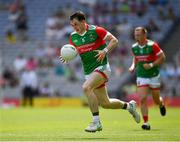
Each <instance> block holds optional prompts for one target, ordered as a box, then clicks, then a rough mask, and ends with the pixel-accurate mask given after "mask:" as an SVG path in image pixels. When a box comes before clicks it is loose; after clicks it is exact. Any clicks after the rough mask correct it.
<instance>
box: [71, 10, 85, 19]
mask: <svg viewBox="0 0 180 142" xmlns="http://www.w3.org/2000/svg"><path fill="white" fill-rule="evenodd" d="M73 19H77V20H78V21H82V20H86V16H85V14H84V13H83V12H82V11H76V12H75V13H73V14H72V15H71V16H70V20H73Z"/></svg>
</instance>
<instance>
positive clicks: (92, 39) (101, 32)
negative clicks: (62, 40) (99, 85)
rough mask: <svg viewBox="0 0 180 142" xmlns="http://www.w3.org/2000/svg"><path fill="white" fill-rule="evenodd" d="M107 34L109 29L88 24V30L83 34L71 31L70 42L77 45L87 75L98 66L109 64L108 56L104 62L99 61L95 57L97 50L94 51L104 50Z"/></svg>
mask: <svg viewBox="0 0 180 142" xmlns="http://www.w3.org/2000/svg"><path fill="white" fill-rule="evenodd" d="M106 35H107V31H106V30H105V29H104V28H102V27H97V26H94V25H86V32H85V33H84V34H83V35H79V34H78V33H76V32H73V33H71V36H70V44H72V45H74V46H75V47H76V49H77V51H78V53H79V55H80V57H81V60H82V64H83V69H84V73H85V75H88V74H90V73H91V72H92V71H94V69H96V68H97V67H98V66H101V65H105V64H107V62H108V60H107V57H105V59H104V60H103V62H102V63H101V62H98V61H97V58H96V57H95V56H96V55H97V52H94V50H102V49H104V48H105V47H106V42H105V40H104V38H105V37H106Z"/></svg>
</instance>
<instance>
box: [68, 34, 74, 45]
mask: <svg viewBox="0 0 180 142" xmlns="http://www.w3.org/2000/svg"><path fill="white" fill-rule="evenodd" d="M69 44H71V45H73V46H75V45H74V43H73V42H72V38H71V36H70V37H69Z"/></svg>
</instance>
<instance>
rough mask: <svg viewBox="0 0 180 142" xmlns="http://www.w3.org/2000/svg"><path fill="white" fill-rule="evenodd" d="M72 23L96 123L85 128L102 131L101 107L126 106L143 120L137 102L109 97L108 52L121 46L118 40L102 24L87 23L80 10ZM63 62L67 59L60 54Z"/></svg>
mask: <svg viewBox="0 0 180 142" xmlns="http://www.w3.org/2000/svg"><path fill="white" fill-rule="evenodd" d="M70 24H71V26H72V27H73V29H74V32H73V33H71V36H70V44H72V45H74V46H75V47H76V49H77V51H78V53H79V55H80V57H81V61H82V64H83V69H84V74H85V82H84V84H83V86H82V89H83V92H84V94H85V95H86V97H87V99H88V103H89V107H90V110H91V113H92V116H93V122H92V123H90V124H89V126H88V127H87V128H86V129H85V131H86V132H96V131H101V130H102V124H101V122H100V117H99V107H98V105H101V106H102V107H103V108H106V109H126V110H128V111H129V112H130V114H131V115H132V116H133V117H134V119H135V121H136V122H137V123H139V122H140V115H139V114H138V113H137V111H136V102H135V101H133V100H132V101H130V102H123V101H121V100H118V99H110V98H109V97H108V93H107V88H106V85H105V83H106V82H107V81H108V79H109V76H110V72H111V70H110V65H109V62H108V58H107V55H108V54H109V53H110V51H111V50H113V49H114V48H115V47H116V46H117V45H118V40H117V39H116V38H115V37H114V36H113V35H112V34H111V33H110V32H108V31H107V30H105V29H104V28H102V27H98V26H94V25H88V24H87V23H86V18H85V14H84V13H83V12H81V11H77V12H75V13H74V14H72V15H71V16H70ZM106 42H108V45H107V44H106ZM60 60H61V62H62V63H65V62H66V61H65V60H64V59H63V58H62V57H61V56H60Z"/></svg>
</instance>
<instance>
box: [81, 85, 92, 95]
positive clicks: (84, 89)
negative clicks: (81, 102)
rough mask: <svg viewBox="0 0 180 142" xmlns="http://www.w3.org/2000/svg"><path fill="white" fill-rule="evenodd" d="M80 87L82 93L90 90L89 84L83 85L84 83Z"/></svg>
mask: <svg viewBox="0 0 180 142" xmlns="http://www.w3.org/2000/svg"><path fill="white" fill-rule="evenodd" d="M82 89H83V92H84V93H86V92H89V91H91V90H92V88H91V86H89V85H85V84H83V86H82Z"/></svg>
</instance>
